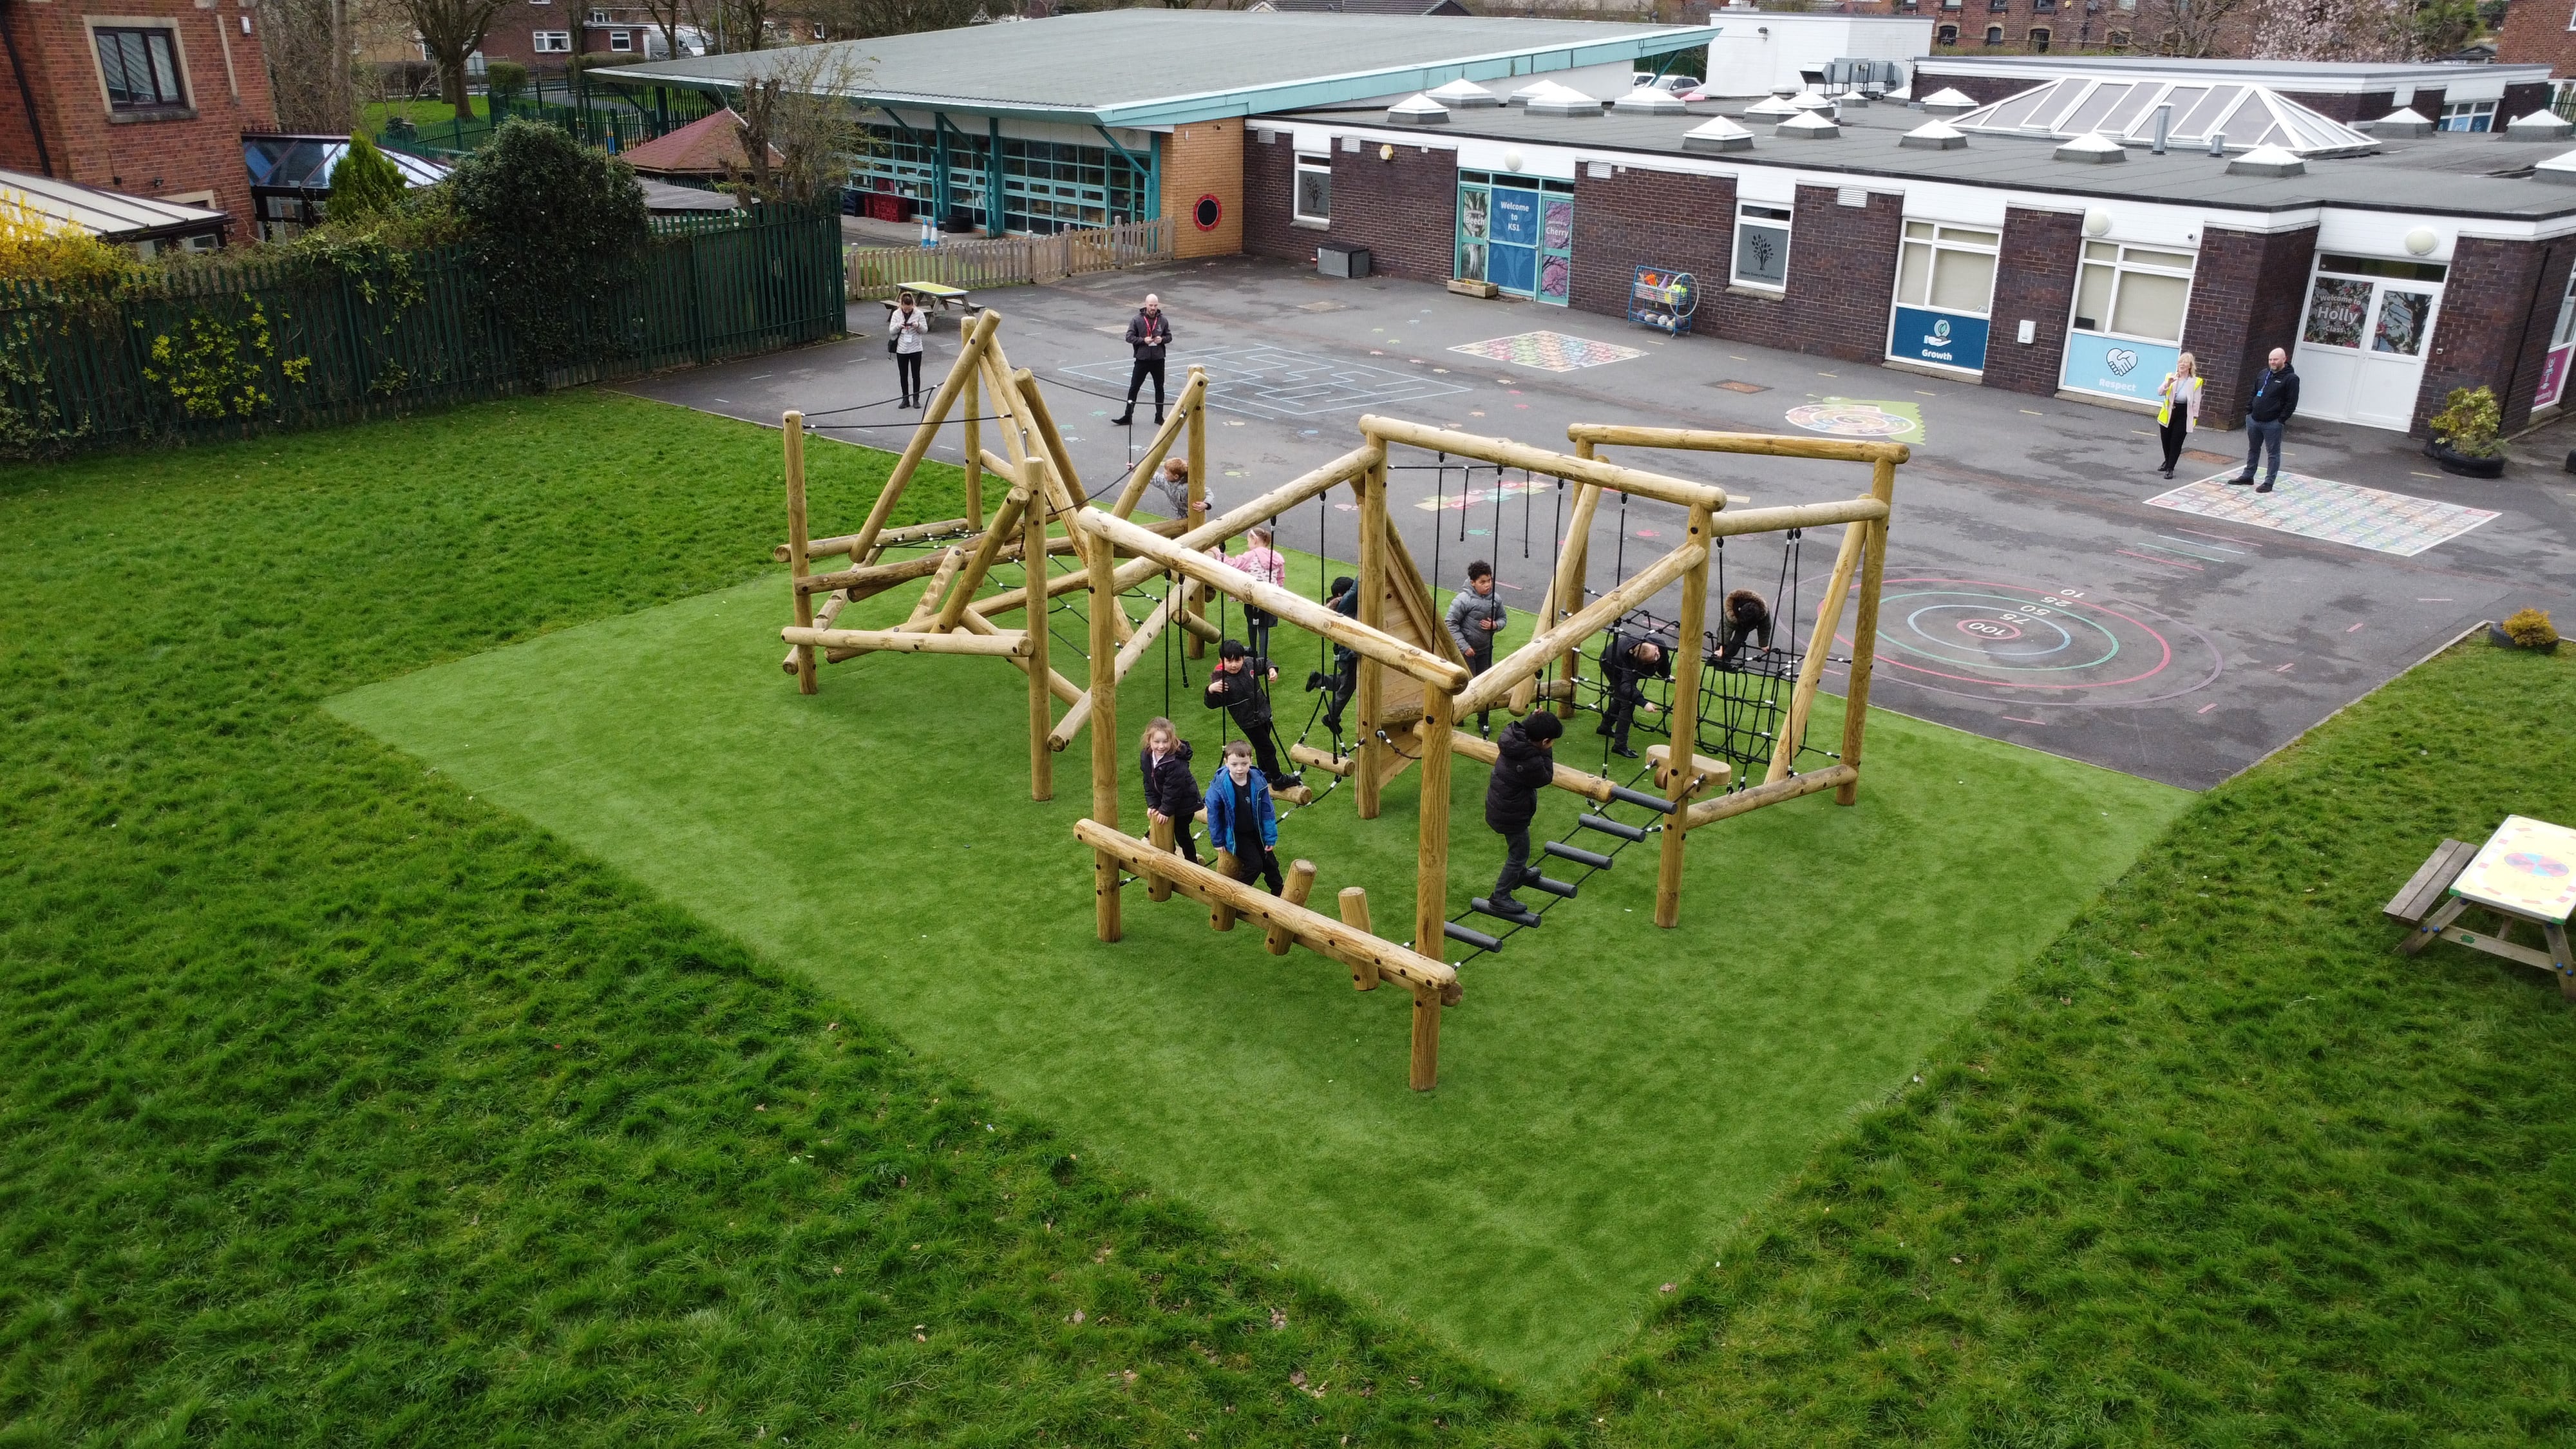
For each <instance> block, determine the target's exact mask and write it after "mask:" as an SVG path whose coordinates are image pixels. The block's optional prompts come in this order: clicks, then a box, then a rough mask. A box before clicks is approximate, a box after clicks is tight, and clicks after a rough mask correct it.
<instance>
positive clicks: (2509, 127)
mask: <svg viewBox="0 0 2576 1449" xmlns="http://www.w3.org/2000/svg"><path fill="white" fill-rule="evenodd" d="M2570 136H2576V125H2571V124H2570V123H2568V122H2567V121H2566V120H2564V119H2562V118H2560V117H2559V116H2557V115H2555V114H2554V113H2552V112H2549V111H2546V110H2540V111H2534V112H2532V113H2531V114H2530V115H2528V116H2516V117H2514V118H2513V119H2512V120H2510V121H2507V122H2506V123H2505V127H2504V138H2505V139H2506V140H2508V141H2564V140H2566V139H2567V138H2568V137H2570Z"/></svg>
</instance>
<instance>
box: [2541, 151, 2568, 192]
mask: <svg viewBox="0 0 2576 1449" xmlns="http://www.w3.org/2000/svg"><path fill="white" fill-rule="evenodd" d="M2531 179H2532V180H2534V181H2555V182H2557V183H2558V184H2559V185H2561V186H2576V151H2568V152H2565V153H2563V154H2561V155H2557V156H2552V157H2550V158H2549V159H2548V160H2546V161H2543V162H2541V163H2540V164H2539V165H2537V166H2534V167H2532V168H2531Z"/></svg>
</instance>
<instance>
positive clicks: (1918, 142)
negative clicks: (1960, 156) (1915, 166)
mask: <svg viewBox="0 0 2576 1449" xmlns="http://www.w3.org/2000/svg"><path fill="white" fill-rule="evenodd" d="M1896 144H1897V145H1898V146H1899V147H1901V148H1903V149H1905V150H1908V151H1963V150H1966V149H1967V145H1968V134H1967V132H1965V131H1962V130H1960V129H1959V128H1958V127H1956V126H1953V125H1951V124H1950V123H1949V122H1947V121H1925V122H1924V123H1923V124H1922V125H1919V126H1917V127H1915V128H1914V129H1913V130H1911V131H1908V132H1906V133H1905V134H1904V136H1902V137H1901V138H1899V139H1898V141H1897V143H1896Z"/></svg>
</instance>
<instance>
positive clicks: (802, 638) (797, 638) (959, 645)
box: [778, 624, 1029, 659]
mask: <svg viewBox="0 0 2576 1449" xmlns="http://www.w3.org/2000/svg"><path fill="white" fill-rule="evenodd" d="M778 637H780V638H782V639H784V640H786V641H787V642H788V643H790V644H807V645H812V646H813V647H815V648H818V649H863V650H879V649H881V650H884V651H886V652H887V653H889V654H980V655H988V656H991V657H993V658H997V659H1008V658H1012V657H1015V656H1017V657H1026V656H1027V654H1028V652H1029V644H1028V640H1027V639H1026V638H1025V637H1023V636H1022V634H1021V633H1020V631H1018V630H1016V629H1015V630H1012V631H1011V632H1009V633H1007V634H992V635H982V634H973V633H967V632H964V631H962V630H961V631H960V632H958V633H955V634H927V633H907V632H905V631H903V630H900V629H800V628H797V627H796V626H795V625H793V624H790V625H789V626H787V627H786V628H784V629H781V630H779V631H778Z"/></svg>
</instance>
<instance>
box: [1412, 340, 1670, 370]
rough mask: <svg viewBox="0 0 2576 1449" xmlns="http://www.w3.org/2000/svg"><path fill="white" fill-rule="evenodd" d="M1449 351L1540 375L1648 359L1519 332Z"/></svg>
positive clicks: (1640, 352)
mask: <svg viewBox="0 0 2576 1449" xmlns="http://www.w3.org/2000/svg"><path fill="white" fill-rule="evenodd" d="M1449 350H1450V351H1452V352H1464V353H1467V354H1468V355H1470V356H1472V357H1482V358H1485V359H1487V360H1489V361H1493V362H1509V363H1515V364H1517V365H1519V366H1522V367H1535V368H1537V369H1538V370H1540V371H1541V372H1572V371H1574V370H1575V369H1576V368H1578V367H1599V366H1601V365H1602V364H1603V363H1607V362H1625V361H1627V360H1628V359H1629V358H1631V357H1643V356H1645V355H1646V350H1645V349H1644V348H1642V347H1622V346H1620V345H1619V344H1618V343H1616V342H1595V341H1593V340H1592V339H1591V338H1589V337H1576V336H1573V335H1571V334H1569V333H1564V332H1518V333H1514V334H1513V335H1511V336H1509V337H1488V338H1486V339H1485V340H1484V341H1482V342H1462V343H1460V344H1459V345H1457V346H1455V347H1452V348H1450V349H1449Z"/></svg>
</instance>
